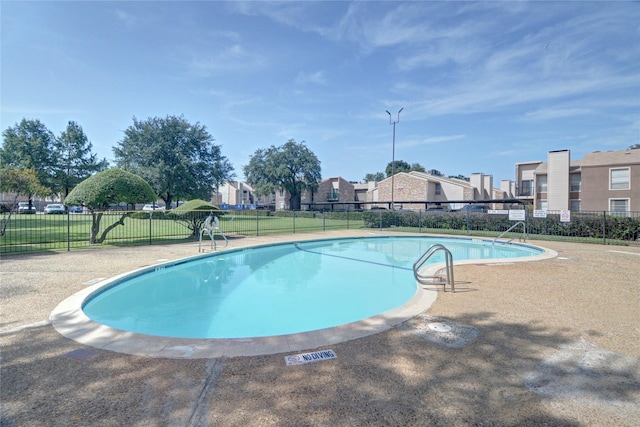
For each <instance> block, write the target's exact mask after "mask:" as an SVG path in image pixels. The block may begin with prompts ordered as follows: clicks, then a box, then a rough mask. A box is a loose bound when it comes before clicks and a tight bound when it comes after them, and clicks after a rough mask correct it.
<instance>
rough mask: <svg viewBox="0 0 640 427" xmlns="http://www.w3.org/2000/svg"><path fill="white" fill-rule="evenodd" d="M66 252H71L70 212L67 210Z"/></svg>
mask: <svg viewBox="0 0 640 427" xmlns="http://www.w3.org/2000/svg"><path fill="white" fill-rule="evenodd" d="M67 252H71V212H70V211H69V209H68V208H67Z"/></svg>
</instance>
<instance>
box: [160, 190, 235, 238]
mask: <svg viewBox="0 0 640 427" xmlns="http://www.w3.org/2000/svg"><path fill="white" fill-rule="evenodd" d="M211 212H214V214H215V215H217V216H218V217H221V216H223V215H224V211H222V210H220V208H218V207H217V206H214V205H212V204H211V203H209V202H207V201H205V200H200V199H194V200H189V201H188V202H186V203H183V204H181V205H180V206H178V207H177V208H175V209H172V210H171V212H169V213H168V214H167V217H168V218H172V219H174V220H175V221H176V222H179V223H182V224H184V225H185V226H186V227H187V228H188V229H189V230H191V234H192V235H193V236H196V235H197V234H198V232H199V231H200V230H201V229H202V225H203V224H204V221H205V219H207V217H208V216H209V214H210V213H211Z"/></svg>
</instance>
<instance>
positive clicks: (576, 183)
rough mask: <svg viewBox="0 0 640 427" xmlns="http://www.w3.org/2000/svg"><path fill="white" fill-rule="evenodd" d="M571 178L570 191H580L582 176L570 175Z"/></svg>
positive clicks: (577, 174)
mask: <svg viewBox="0 0 640 427" xmlns="http://www.w3.org/2000/svg"><path fill="white" fill-rule="evenodd" d="M570 177H571V190H570V191H573V192H576V191H580V187H581V183H582V176H581V175H580V174H579V173H572V174H571V175H570Z"/></svg>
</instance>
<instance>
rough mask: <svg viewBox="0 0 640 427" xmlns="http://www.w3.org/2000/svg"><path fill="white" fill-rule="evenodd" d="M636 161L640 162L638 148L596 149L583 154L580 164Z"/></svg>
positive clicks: (593, 164)
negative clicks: (618, 149)
mask: <svg viewBox="0 0 640 427" xmlns="http://www.w3.org/2000/svg"><path fill="white" fill-rule="evenodd" d="M572 163H573V162H572ZM636 163H640V149H637V148H636V149H633V150H620V151H596V152H593V153H589V154H585V155H584V160H582V161H581V162H580V166H582V167H585V166H604V165H628V164H636Z"/></svg>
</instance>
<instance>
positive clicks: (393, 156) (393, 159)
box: [385, 107, 404, 211]
mask: <svg viewBox="0 0 640 427" xmlns="http://www.w3.org/2000/svg"><path fill="white" fill-rule="evenodd" d="M402 110H404V107H402V108H400V109H399V110H398V118H397V119H396V120H392V119H391V113H390V112H389V110H385V111H386V112H387V114H388V115H389V124H390V125H393V151H392V152H391V210H392V211H393V210H395V209H396V208H395V204H394V202H393V188H394V187H395V186H394V185H393V184H394V176H395V174H396V123H400V113H401V112H402Z"/></svg>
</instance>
